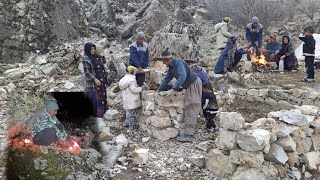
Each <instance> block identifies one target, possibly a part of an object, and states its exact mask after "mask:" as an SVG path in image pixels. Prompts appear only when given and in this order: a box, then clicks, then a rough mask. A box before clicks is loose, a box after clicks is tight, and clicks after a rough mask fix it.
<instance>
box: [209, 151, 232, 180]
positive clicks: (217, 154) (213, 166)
mask: <svg viewBox="0 0 320 180" xmlns="http://www.w3.org/2000/svg"><path fill="white" fill-rule="evenodd" d="M206 165H207V168H208V169H209V170H210V171H212V172H213V173H214V174H216V175H218V176H220V177H225V178H226V177H229V176H231V175H232V174H233V173H234V172H235V171H236V169H237V165H236V164H234V163H232V162H231V159H230V157H229V156H226V155H224V154H223V153H222V151H220V150H219V149H212V150H210V151H209V153H208V154H207V161H206Z"/></svg>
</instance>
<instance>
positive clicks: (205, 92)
mask: <svg viewBox="0 0 320 180" xmlns="http://www.w3.org/2000/svg"><path fill="white" fill-rule="evenodd" d="M190 68H191V70H192V71H193V72H194V73H196V74H197V76H198V77H199V78H200V79H201V82H202V98H201V105H202V112H203V116H204V118H205V119H206V120H207V130H208V132H211V133H213V134H215V133H217V132H218V131H219V128H218V127H217V126H216V124H215V123H214V120H213V119H214V117H215V116H216V115H217V112H218V110H219V107H218V102H217V98H216V95H215V94H214V91H213V87H212V84H211V81H210V78H209V76H208V75H207V73H205V72H204V71H203V70H202V67H200V66H199V65H197V64H192V65H191V66H190Z"/></svg>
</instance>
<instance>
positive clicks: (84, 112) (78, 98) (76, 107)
mask: <svg viewBox="0 0 320 180" xmlns="http://www.w3.org/2000/svg"><path fill="white" fill-rule="evenodd" d="M52 95H53V96H54V98H55V99H56V100H57V102H58V105H59V111H58V114H57V118H58V119H59V120H60V121H61V123H62V124H72V125H73V128H83V126H84V125H85V124H86V121H87V120H88V119H91V118H90V117H93V107H92V104H91V102H90V99H88V98H87V97H86V96H85V93H83V92H53V93H52Z"/></svg>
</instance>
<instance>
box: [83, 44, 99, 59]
mask: <svg viewBox="0 0 320 180" xmlns="http://www.w3.org/2000/svg"><path fill="white" fill-rule="evenodd" d="M92 47H94V48H95V49H96V45H94V44H93V43H90V42H88V43H86V44H85V45H84V53H85V54H86V55H87V56H88V57H89V58H90V57H91V56H92V54H91V48H92ZM90 59H91V58H90Z"/></svg>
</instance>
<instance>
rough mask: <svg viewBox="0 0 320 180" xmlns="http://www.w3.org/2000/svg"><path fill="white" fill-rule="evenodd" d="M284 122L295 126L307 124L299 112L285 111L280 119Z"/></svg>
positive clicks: (304, 117) (305, 118)
mask: <svg viewBox="0 0 320 180" xmlns="http://www.w3.org/2000/svg"><path fill="white" fill-rule="evenodd" d="M280 118H281V119H282V120H283V121H284V122H286V123H288V124H292V125H296V126H304V125H307V124H308V121H307V117H306V116H305V115H303V114H301V113H299V112H292V111H286V112H284V113H283V114H282V116H281V117H280Z"/></svg>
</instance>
